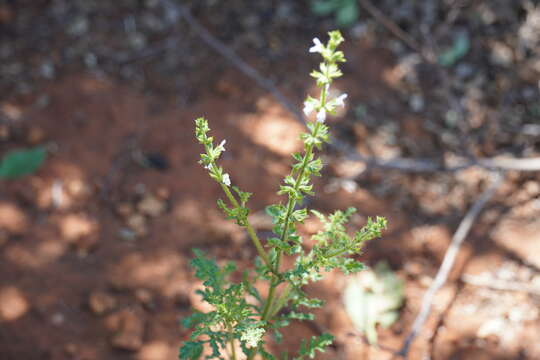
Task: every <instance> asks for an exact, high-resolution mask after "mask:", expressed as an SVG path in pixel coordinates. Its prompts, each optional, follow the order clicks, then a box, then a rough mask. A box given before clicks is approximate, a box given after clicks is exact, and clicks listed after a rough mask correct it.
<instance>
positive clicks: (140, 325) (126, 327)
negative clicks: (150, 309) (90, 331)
mask: <svg viewBox="0 0 540 360" xmlns="http://www.w3.org/2000/svg"><path fill="white" fill-rule="evenodd" d="M113 316H114V317H115V319H114V321H113V322H115V324H114V325H116V326H115V327H116V333H115V335H114V336H113V337H112V339H111V344H112V346H113V347H114V348H116V349H122V350H128V351H137V350H139V349H140V348H141V346H142V344H143V335H144V320H143V318H142V315H141V314H140V312H138V311H130V310H127V309H126V310H122V311H120V312H118V313H116V314H114V315H113Z"/></svg>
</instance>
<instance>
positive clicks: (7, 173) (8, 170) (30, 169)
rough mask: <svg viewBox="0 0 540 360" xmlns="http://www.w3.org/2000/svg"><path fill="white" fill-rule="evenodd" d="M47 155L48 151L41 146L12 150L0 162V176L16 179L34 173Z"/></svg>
mask: <svg viewBox="0 0 540 360" xmlns="http://www.w3.org/2000/svg"><path fill="white" fill-rule="evenodd" d="M46 157H47V151H46V150H45V148H43V147H41V146H38V147H35V148H33V149H23V150H13V151H10V152H8V153H7V154H6V155H5V156H4V157H3V158H2V161H1V162H0V178H5V179H15V178H18V177H21V176H24V175H30V174H33V173H34V172H36V171H37V170H38V169H39V168H40V166H41V165H42V164H43V162H44V161H45V158H46Z"/></svg>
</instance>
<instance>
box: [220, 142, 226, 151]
mask: <svg viewBox="0 0 540 360" xmlns="http://www.w3.org/2000/svg"><path fill="white" fill-rule="evenodd" d="M226 142H227V140H223V141H222V142H221V143H220V144H219V146H218V148H222V149H223V151H225V143H226Z"/></svg>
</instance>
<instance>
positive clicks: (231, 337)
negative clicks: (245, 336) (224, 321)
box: [229, 326, 236, 360]
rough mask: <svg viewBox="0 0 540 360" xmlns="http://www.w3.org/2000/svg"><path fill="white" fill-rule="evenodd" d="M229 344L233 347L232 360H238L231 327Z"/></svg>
mask: <svg viewBox="0 0 540 360" xmlns="http://www.w3.org/2000/svg"><path fill="white" fill-rule="evenodd" d="M229 344H230V345H231V357H232V360H236V348H235V347H234V334H233V332H232V328H231V327H230V326H229Z"/></svg>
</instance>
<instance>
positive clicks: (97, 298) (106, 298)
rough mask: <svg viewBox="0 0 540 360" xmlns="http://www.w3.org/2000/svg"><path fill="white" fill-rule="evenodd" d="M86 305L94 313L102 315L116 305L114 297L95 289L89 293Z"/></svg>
mask: <svg viewBox="0 0 540 360" xmlns="http://www.w3.org/2000/svg"><path fill="white" fill-rule="evenodd" d="M88 305H89V306H90V310H92V312H93V313H94V314H96V315H102V314H104V313H106V312H109V311H111V310H112V309H113V308H114V307H116V299H115V298H114V297H112V296H111V295H109V294H107V293H104V292H100V291H96V292H93V293H91V294H90V298H89V299H88Z"/></svg>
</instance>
